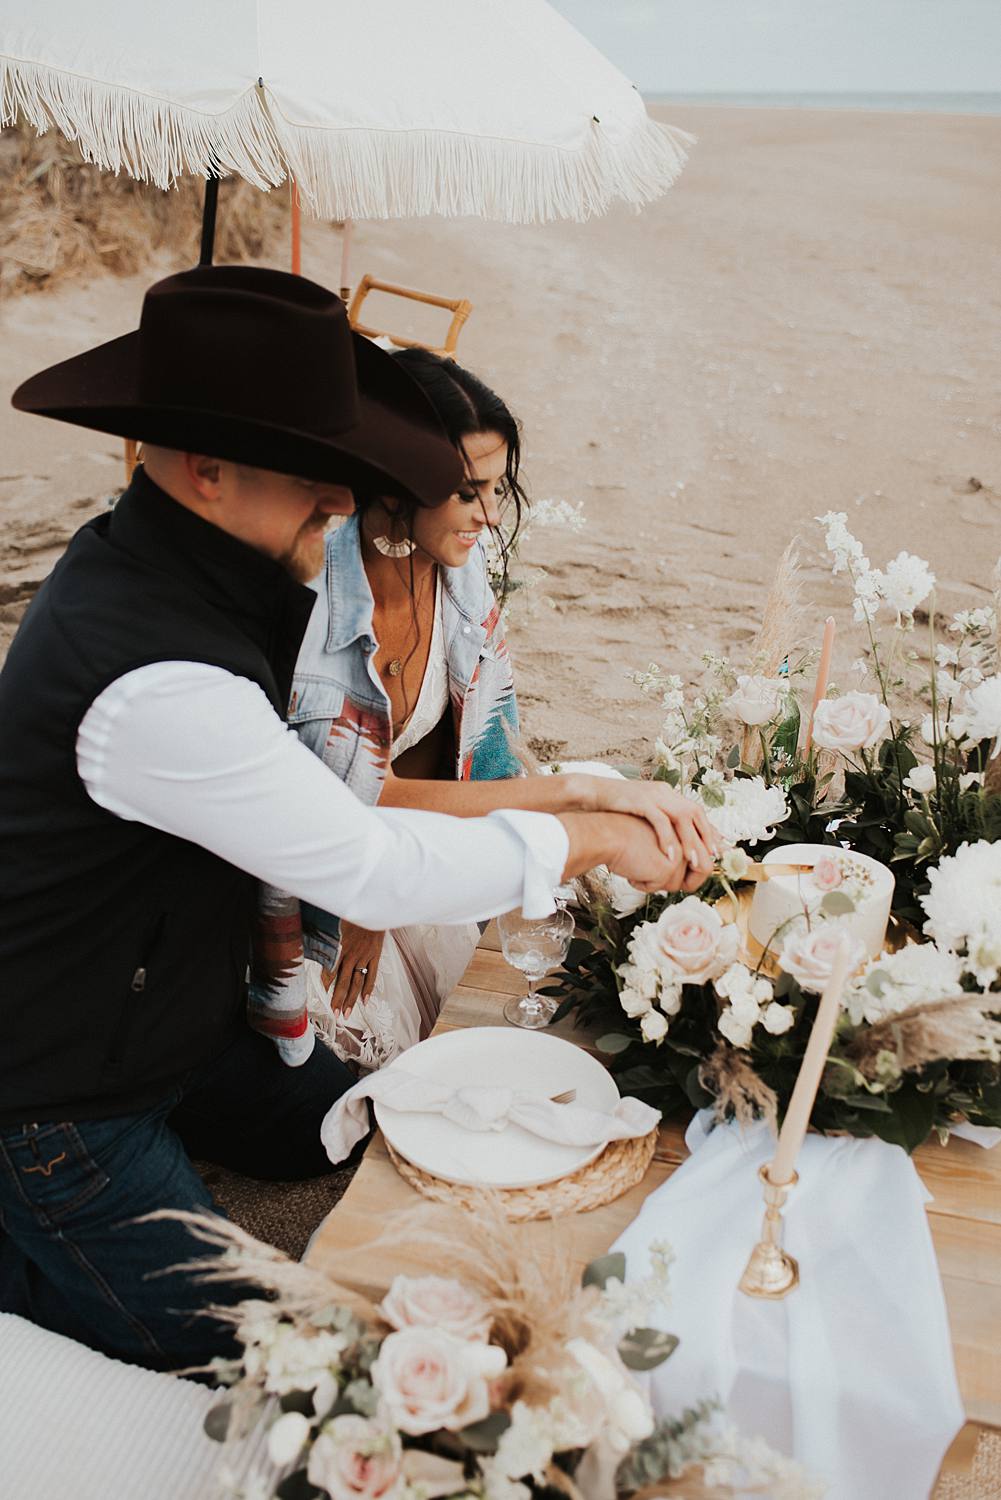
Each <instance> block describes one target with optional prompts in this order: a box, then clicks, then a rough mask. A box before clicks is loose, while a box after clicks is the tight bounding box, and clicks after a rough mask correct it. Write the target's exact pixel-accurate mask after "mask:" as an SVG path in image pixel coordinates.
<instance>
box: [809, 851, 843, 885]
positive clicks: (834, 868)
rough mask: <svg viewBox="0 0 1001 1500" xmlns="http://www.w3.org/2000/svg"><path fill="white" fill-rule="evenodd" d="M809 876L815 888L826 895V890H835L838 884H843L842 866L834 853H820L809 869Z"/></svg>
mask: <svg viewBox="0 0 1001 1500" xmlns="http://www.w3.org/2000/svg"><path fill="white" fill-rule="evenodd" d="M810 878H811V880H812V881H813V883H814V885H815V886H816V887H817V890H818V891H823V892H824V894H825V895H826V893H827V892H828V891H836V890H837V889H838V887H839V886H840V885H844V882H845V872H844V867H843V865H842V863H841V861H840V859H838V858H837V857H836V856H835V855H833V854H822V855H821V856H820V858H819V859H818V860H817V863H816V864H815V865H814V866H813V869H812V870H811V871H810Z"/></svg>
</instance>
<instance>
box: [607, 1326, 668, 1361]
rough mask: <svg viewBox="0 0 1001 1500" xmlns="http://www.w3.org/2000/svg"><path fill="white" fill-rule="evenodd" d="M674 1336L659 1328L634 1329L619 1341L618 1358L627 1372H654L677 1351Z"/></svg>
mask: <svg viewBox="0 0 1001 1500" xmlns="http://www.w3.org/2000/svg"><path fill="white" fill-rule="evenodd" d="M679 1342H680V1341H679V1339H678V1337H677V1335H676V1334H673V1333H664V1332H663V1330H662V1329H660V1328H634V1329H633V1330H632V1332H631V1333H627V1334H626V1336H625V1338H624V1339H620V1340H619V1358H620V1359H621V1361H622V1363H623V1364H624V1365H625V1367H626V1369H627V1370H656V1368H657V1366H658V1365H662V1364H663V1363H664V1361H665V1360H666V1359H670V1357H671V1355H672V1354H673V1353H674V1351H675V1349H677V1347H678V1344H679Z"/></svg>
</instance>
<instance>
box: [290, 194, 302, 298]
mask: <svg viewBox="0 0 1001 1500" xmlns="http://www.w3.org/2000/svg"><path fill="white" fill-rule="evenodd" d="M292 275H293V276H301V275H302V205H301V204H300V202H299V187H298V184H297V183H296V181H295V178H293V179H292Z"/></svg>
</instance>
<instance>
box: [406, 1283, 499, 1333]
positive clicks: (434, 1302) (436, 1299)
mask: <svg viewBox="0 0 1001 1500" xmlns="http://www.w3.org/2000/svg"><path fill="white" fill-rule="evenodd" d="M380 1311H381V1313H382V1315H383V1317H384V1318H385V1320H386V1322H387V1323H389V1324H391V1326H392V1327H393V1328H396V1329H397V1330H399V1329H402V1328H442V1329H444V1331H445V1332H446V1333H453V1334H454V1335H455V1337H456V1338H457V1339H478V1340H479V1341H480V1342H481V1343H484V1344H485V1343H486V1342H487V1340H488V1338H489V1337H490V1324H491V1322H492V1318H491V1315H490V1309H489V1308H488V1307H487V1304H486V1303H485V1302H484V1300H483V1298H482V1297H480V1296H478V1295H477V1294H476V1292H473V1291H471V1290H470V1288H469V1287H467V1286H463V1284H462V1282H461V1281H455V1280H454V1279H452V1278H451V1277H447V1276H397V1277H396V1278H395V1279H394V1281H393V1284H392V1286H391V1287H390V1288H389V1291H388V1292H387V1293H386V1295H385V1297H384V1298H383V1300H382V1305H381V1307H380Z"/></svg>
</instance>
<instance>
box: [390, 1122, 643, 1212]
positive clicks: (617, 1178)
mask: <svg viewBox="0 0 1001 1500" xmlns="http://www.w3.org/2000/svg"><path fill="white" fill-rule="evenodd" d="M656 1146H657V1130H656V1129H654V1130H651V1131H650V1133H649V1135H644V1136H639V1137H638V1138H637V1139H635V1140H627V1141H611V1142H610V1143H609V1145H607V1146H606V1147H605V1149H604V1151H602V1152H601V1154H600V1155H599V1156H596V1157H595V1158H594V1160H593V1161H590V1162H588V1163H587V1164H586V1165H585V1166H583V1167H578V1169H577V1171H576V1172H571V1173H570V1174H569V1176H567V1177H559V1178H557V1180H556V1181H555V1182H543V1183H540V1184H539V1185H538V1187H525V1188H497V1189H494V1190H493V1191H494V1193H495V1195H496V1198H497V1200H498V1201H499V1203H500V1204H501V1206H502V1207H503V1209H504V1212H505V1214H506V1215H507V1217H508V1218H509V1219H511V1220H512V1221H513V1222H515V1223H518V1222H521V1221H522V1220H525V1219H555V1218H558V1217H559V1216H560V1215H561V1214H577V1213H585V1212H586V1211H587V1210H588V1209H590V1208H601V1207H602V1205H603V1204H605V1203H611V1202H612V1201H613V1200H614V1199H615V1198H619V1197H621V1196H622V1194H623V1193H627V1192H628V1191H629V1189H630V1188H633V1187H635V1186H636V1184H637V1183H638V1182H641V1181H642V1180H643V1177H644V1175H645V1173H646V1170H647V1168H648V1167H649V1165H650V1163H651V1161H652V1160H653V1153H654V1151H655V1149H656ZM386 1149H387V1151H388V1152H389V1155H390V1158H391V1160H392V1162H393V1165H394V1167H395V1168H396V1170H397V1171H398V1172H399V1174H400V1176H401V1177H402V1178H403V1180H404V1181H405V1182H409V1184H410V1186H411V1187H412V1188H416V1190H417V1192H418V1193H422V1194H423V1195H424V1197H425V1198H432V1199H433V1200H434V1201H435V1202H436V1203H451V1204H454V1205H455V1207H457V1208H472V1207H474V1206H475V1204H476V1203H477V1202H478V1201H479V1200H480V1199H482V1196H483V1188H481V1187H476V1186H474V1185H471V1184H469V1183H460V1182H446V1181H445V1179H444V1178H443V1177H434V1176H432V1174H431V1173H430V1172H425V1171H424V1170H423V1169H422V1168H421V1167H415V1166H414V1165H413V1163H412V1162H409V1161H407V1160H406V1159H405V1157H402V1156H400V1155H399V1154H398V1153H397V1152H396V1151H394V1150H393V1148H392V1146H391V1145H390V1144H389V1142H388V1141H386Z"/></svg>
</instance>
